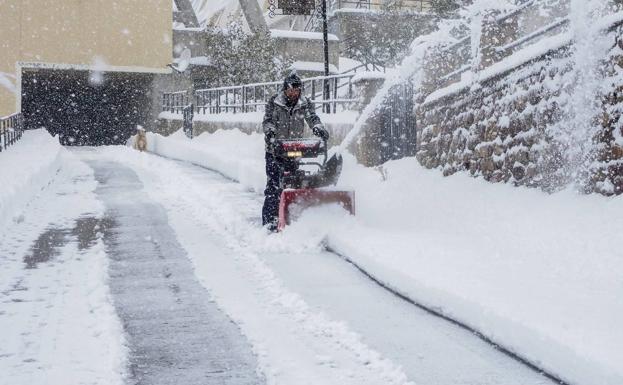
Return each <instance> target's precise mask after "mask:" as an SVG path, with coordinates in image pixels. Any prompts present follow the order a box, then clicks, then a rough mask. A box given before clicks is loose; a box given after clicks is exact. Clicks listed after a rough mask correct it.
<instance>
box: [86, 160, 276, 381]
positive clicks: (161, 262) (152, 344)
mask: <svg viewBox="0 0 623 385" xmlns="http://www.w3.org/2000/svg"><path fill="white" fill-rule="evenodd" d="M89 165H90V166H91V167H92V168H93V169H94V171H95V178H96V180H97V181H98V182H99V184H98V187H97V189H96V190H95V192H96V194H97V197H98V198H99V199H100V200H102V201H103V202H104V204H105V207H106V212H105V216H104V219H103V220H102V221H101V226H100V231H102V232H103V234H104V236H103V240H104V244H105V246H106V253H107V255H108V258H109V259H110V269H109V274H110V290H111V293H112V295H113V299H114V303H115V307H116V309H117V312H118V314H119V317H120V319H121V321H122V323H123V325H124V330H125V334H126V339H127V341H128V345H129V348H130V353H129V369H130V370H129V375H130V378H129V382H130V383H132V384H146V385H147V384H149V385H156V384H188V385H190V384H206V385H207V384H235V385H238V384H239V385H250V384H260V383H263V382H264V381H263V379H261V378H260V377H258V376H257V374H256V368H257V361H256V359H255V357H254V355H253V353H252V350H251V346H250V345H249V344H248V342H247V341H246V339H245V338H244V336H242V335H241V334H240V331H239V329H238V328H237V327H236V325H235V324H234V323H232V322H231V320H230V319H229V318H228V317H227V316H226V315H224V314H223V313H222V312H221V311H220V310H219V309H218V308H217V306H216V304H215V303H214V301H212V300H211V299H210V297H209V294H208V292H207V291H206V290H205V288H203V287H202V286H201V285H200V283H199V282H198V281H197V279H196V278H195V275H194V273H193V267H192V265H191V263H190V261H189V259H188V258H187V256H186V253H185V251H184V250H183V249H182V247H181V246H180V245H179V243H178V242H177V240H176V238H175V234H174V232H173V230H172V229H171V227H170V226H169V225H168V223H167V215H166V212H165V211H164V209H163V208H162V206H160V205H159V204H158V203H157V202H154V201H152V200H150V199H149V198H148V197H147V196H146V195H145V193H144V191H143V185H142V183H141V182H140V181H139V179H138V177H137V175H136V174H135V173H134V172H133V171H132V170H131V169H129V168H128V167H125V166H123V165H122V164H120V163H116V162H106V161H90V162H89Z"/></svg>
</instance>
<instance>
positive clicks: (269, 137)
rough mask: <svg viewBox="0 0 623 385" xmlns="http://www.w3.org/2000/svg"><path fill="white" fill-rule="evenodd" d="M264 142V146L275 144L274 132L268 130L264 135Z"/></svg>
mask: <svg viewBox="0 0 623 385" xmlns="http://www.w3.org/2000/svg"><path fill="white" fill-rule="evenodd" d="M264 141H265V142H266V144H269V145H272V144H273V143H274V142H275V131H274V130H268V131H266V132H265V133H264Z"/></svg>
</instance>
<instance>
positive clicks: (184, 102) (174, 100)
mask: <svg viewBox="0 0 623 385" xmlns="http://www.w3.org/2000/svg"><path fill="white" fill-rule="evenodd" d="M189 104H191V98H190V96H189V95H188V92H187V91H176V92H165V93H163V94H162V111H168V112H173V113H176V114H181V113H182V111H183V110H184V107H186V106H188V105H189Z"/></svg>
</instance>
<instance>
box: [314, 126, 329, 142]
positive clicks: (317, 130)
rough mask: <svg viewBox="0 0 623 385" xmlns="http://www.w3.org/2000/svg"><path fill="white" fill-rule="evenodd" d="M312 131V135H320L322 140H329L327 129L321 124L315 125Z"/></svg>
mask: <svg viewBox="0 0 623 385" xmlns="http://www.w3.org/2000/svg"><path fill="white" fill-rule="evenodd" d="M312 132H313V133H314V135H316V136H319V137H321V138H322V140H325V141H328V140H329V131H327V130H326V129H325V128H324V127H323V126H322V125H315V126H314V128H313V129H312Z"/></svg>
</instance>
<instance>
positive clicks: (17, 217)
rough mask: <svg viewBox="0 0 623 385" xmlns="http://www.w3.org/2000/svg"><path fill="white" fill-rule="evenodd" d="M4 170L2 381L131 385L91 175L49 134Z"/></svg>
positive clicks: (27, 139)
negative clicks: (127, 380) (125, 383)
mask: <svg viewBox="0 0 623 385" xmlns="http://www.w3.org/2000/svg"><path fill="white" fill-rule="evenodd" d="M0 167H1V169H2V176H1V178H2V182H1V183H2V187H1V188H0V208H1V209H2V211H1V216H0V219H1V220H2V221H3V222H4V223H3V226H0V277H1V278H2V279H0V373H2V374H1V378H2V380H1V381H0V382H1V383H3V384H4V383H6V384H102V385H104V384H106V385H109V384H122V383H123V379H124V375H125V371H126V357H127V353H126V350H125V348H124V338H123V329H122V325H121V323H120V322H119V319H118V317H117V314H116V312H115V309H114V307H113V304H112V301H111V298H110V292H109V290H108V285H107V280H108V259H107V256H106V251H105V247H104V244H103V243H102V240H101V232H100V230H102V229H101V227H100V225H101V224H102V223H103V215H104V207H103V205H102V204H101V202H99V201H98V200H97V199H96V197H95V194H94V190H95V188H96V186H97V182H96V181H95V179H94V177H93V172H92V170H91V169H90V168H89V167H88V166H87V165H85V164H84V163H83V162H81V161H79V160H78V159H76V157H75V156H73V154H71V153H69V152H68V151H67V150H65V149H64V148H62V147H61V146H60V145H59V144H58V141H57V140H56V139H55V138H53V137H51V136H50V135H49V134H48V133H47V132H46V131H45V130H36V131H27V132H25V133H24V137H23V138H22V139H21V141H20V142H19V143H17V144H16V145H14V146H12V147H11V148H10V149H9V150H8V151H7V152H2V153H0Z"/></svg>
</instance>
